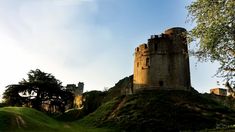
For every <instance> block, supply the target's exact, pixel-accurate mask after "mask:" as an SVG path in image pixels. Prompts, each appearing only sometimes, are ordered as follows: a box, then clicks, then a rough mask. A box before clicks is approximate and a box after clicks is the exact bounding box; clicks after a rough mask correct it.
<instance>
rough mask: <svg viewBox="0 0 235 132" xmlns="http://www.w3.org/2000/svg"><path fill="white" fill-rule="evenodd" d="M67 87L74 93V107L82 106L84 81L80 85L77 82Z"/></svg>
mask: <svg viewBox="0 0 235 132" xmlns="http://www.w3.org/2000/svg"><path fill="white" fill-rule="evenodd" d="M66 89H67V90H68V91H70V92H71V93H73V94H74V102H73V103H74V107H75V108H81V106H82V94H83V90H84V83H83V82H79V83H78V86H76V85H75V84H67V86H66Z"/></svg>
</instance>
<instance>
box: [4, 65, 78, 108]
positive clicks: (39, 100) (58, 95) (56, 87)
mask: <svg viewBox="0 0 235 132" xmlns="http://www.w3.org/2000/svg"><path fill="white" fill-rule="evenodd" d="M6 88H7V89H6V90H5V92H4V94H3V98H4V99H5V101H6V103H7V104H8V105H16V106H22V105H24V106H30V107H33V108H35V109H38V110H42V111H47V112H55V110H56V111H60V112H63V111H64V110H65V106H66V105H68V104H71V103H72V102H73V99H74V97H73V94H72V93H71V92H68V91H66V90H65V89H63V87H62V85H61V82H60V81H59V80H57V79H56V78H55V77H54V76H53V75H51V74H49V73H45V72H42V71H40V70H39V69H36V70H35V71H34V70H31V71H30V72H29V73H28V79H23V80H22V81H20V82H19V84H17V85H9V86H7V87H6Z"/></svg>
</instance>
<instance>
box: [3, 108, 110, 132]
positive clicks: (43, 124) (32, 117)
mask: <svg viewBox="0 0 235 132" xmlns="http://www.w3.org/2000/svg"><path fill="white" fill-rule="evenodd" d="M0 131H61V132H63V131H78V132H79V131H81V132H99V131H101V132H105V131H111V130H109V129H105V128H95V127H92V126H88V125H82V124H78V123H65V122H58V121H56V120H54V119H52V118H50V117H48V116H47V115H45V114H43V113H42V112H39V111H37V110H34V109H31V108H24V107H3V108H0Z"/></svg>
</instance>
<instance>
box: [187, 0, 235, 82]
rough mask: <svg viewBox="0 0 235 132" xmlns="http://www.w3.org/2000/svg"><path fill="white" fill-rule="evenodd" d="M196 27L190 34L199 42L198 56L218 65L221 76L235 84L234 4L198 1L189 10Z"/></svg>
mask: <svg viewBox="0 0 235 132" xmlns="http://www.w3.org/2000/svg"><path fill="white" fill-rule="evenodd" d="M187 9H188V11H189V16H190V18H189V19H190V20H192V21H193V22H196V26H195V27H194V28H193V29H192V30H191V31H190V32H189V35H190V36H191V38H192V40H193V41H195V42H198V43H197V45H198V48H197V49H196V50H195V52H194V53H195V55H196V56H197V57H198V58H199V60H201V61H208V60H210V61H212V62H213V61H218V62H219V63H220V67H219V69H218V71H217V75H219V76H221V77H224V78H225V79H226V80H227V81H230V82H231V81H232V80H233V77H234V75H235V59H234V58H235V2H234V0H196V1H194V2H192V3H191V5H189V6H188V7H187Z"/></svg>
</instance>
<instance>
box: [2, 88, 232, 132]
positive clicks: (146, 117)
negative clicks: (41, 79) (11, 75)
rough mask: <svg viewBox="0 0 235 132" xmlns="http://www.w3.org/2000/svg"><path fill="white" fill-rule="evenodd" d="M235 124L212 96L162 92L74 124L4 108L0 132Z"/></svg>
mask: <svg viewBox="0 0 235 132" xmlns="http://www.w3.org/2000/svg"><path fill="white" fill-rule="evenodd" d="M74 112H75V113H74ZM71 113H72V115H71ZM74 114H76V111H70V112H68V113H67V115H66V116H73V115H74ZM234 124H235V111H234V110H232V109H230V108H228V107H227V106H226V105H223V104H222V103H220V102H219V101H216V100H215V99H213V98H211V97H210V96H208V95H203V94H199V93H194V92H187V91H164V90H159V91H146V92H142V93H139V94H134V95H128V96H119V97H116V98H114V99H112V100H110V101H107V102H105V103H104V104H102V105H101V106H100V107H99V108H98V109H97V110H96V111H94V112H93V113H91V114H89V115H88V116H86V117H84V118H83V119H80V120H77V121H73V122H62V121H57V120H55V119H53V118H50V117H49V116H47V115H45V114H44V113H42V112H39V111H37V110H34V109H31V108H24V107H3V108H0V131H61V132H62V131H67V132H72V131H81V132H112V131H113V132H115V131H116V132H117V131H128V132H132V131H133V132H138V131H139V132H142V131H147V132H152V131H181V130H186V131H187V130H192V131H198V130H205V129H212V130H214V129H215V128H223V129H221V131H223V130H225V129H224V128H225V127H227V126H231V125H234ZM216 130H218V129H216ZM226 130H229V131H231V130H234V128H232V129H226ZM207 131H208V130H207Z"/></svg>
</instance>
